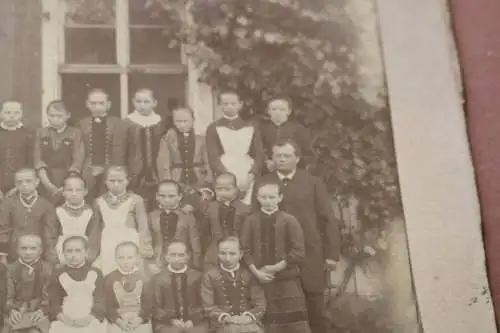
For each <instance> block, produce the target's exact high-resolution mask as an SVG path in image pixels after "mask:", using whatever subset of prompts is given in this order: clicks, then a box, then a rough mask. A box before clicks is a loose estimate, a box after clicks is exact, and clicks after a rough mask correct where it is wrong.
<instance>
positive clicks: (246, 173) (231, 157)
mask: <svg viewBox="0 0 500 333" xmlns="http://www.w3.org/2000/svg"><path fill="white" fill-rule="evenodd" d="M219 102H220V106H221V109H222V115H223V117H222V118H220V119H218V120H216V121H214V122H213V123H212V124H210V125H209V126H208V128H207V134H206V145H207V154H208V161H209V163H210V168H211V169H212V171H213V172H214V174H215V176H218V175H220V174H221V173H224V172H231V173H233V174H234V175H235V176H236V179H237V186H238V188H239V189H240V191H241V192H240V193H241V196H242V200H243V202H245V203H247V204H250V198H251V189H252V186H253V182H254V180H255V178H256V177H258V176H260V174H261V169H262V165H263V163H264V150H263V147H262V141H261V136H260V132H259V128H258V126H255V125H254V124H253V123H251V122H249V121H245V120H243V119H241V118H240V116H239V112H240V111H241V109H242V107H243V103H242V101H241V100H240V97H239V96H238V94H237V93H236V92H234V91H223V92H221V93H220V94H219ZM215 176H214V177H215Z"/></svg>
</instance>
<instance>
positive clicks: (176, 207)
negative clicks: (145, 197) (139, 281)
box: [149, 180, 201, 268]
mask: <svg viewBox="0 0 500 333" xmlns="http://www.w3.org/2000/svg"><path fill="white" fill-rule="evenodd" d="M156 200H157V201H158V206H159V207H158V208H157V209H155V210H154V211H152V212H151V213H150V214H149V223H150V226H151V234H152V235H153V246H154V251H155V257H156V264H157V266H158V268H161V267H162V266H163V263H162V260H163V258H162V253H164V251H165V249H166V248H167V245H168V244H169V243H170V242H172V241H173V240H174V239H175V240H180V241H182V242H184V243H185V244H188V245H189V248H190V251H191V252H192V253H193V256H192V258H191V259H192V263H193V266H195V267H201V257H200V256H201V253H200V252H201V249H200V247H201V246H200V237H199V233H198V229H197V228H196V221H195V218H194V216H193V214H192V213H190V212H187V211H186V210H184V209H181V206H180V204H181V200H182V195H181V193H180V185H179V183H177V182H175V181H173V180H164V181H162V182H161V183H160V184H159V185H158V191H157V193H156Z"/></svg>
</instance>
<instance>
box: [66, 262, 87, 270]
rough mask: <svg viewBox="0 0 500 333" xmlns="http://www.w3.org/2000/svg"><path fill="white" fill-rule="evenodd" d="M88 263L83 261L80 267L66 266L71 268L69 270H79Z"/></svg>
mask: <svg viewBox="0 0 500 333" xmlns="http://www.w3.org/2000/svg"><path fill="white" fill-rule="evenodd" d="M86 263H87V262H86V261H85V260H84V261H83V262H82V263H81V264H80V265H78V266H71V265H68V264H66V266H67V267H69V268H73V269H79V268H82V267H83V266H85V264H86Z"/></svg>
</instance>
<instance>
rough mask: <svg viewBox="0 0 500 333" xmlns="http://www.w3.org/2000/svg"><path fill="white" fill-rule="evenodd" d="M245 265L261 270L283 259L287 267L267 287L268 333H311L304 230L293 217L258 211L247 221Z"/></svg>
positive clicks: (245, 229)
mask: <svg viewBox="0 0 500 333" xmlns="http://www.w3.org/2000/svg"><path fill="white" fill-rule="evenodd" d="M241 243H242V247H243V252H244V254H245V255H244V258H245V262H246V263H247V264H248V265H255V267H256V268H261V267H263V266H266V265H274V264H276V263H278V262H280V261H282V260H285V261H286V263H287V268H285V269H284V270H283V271H281V272H279V273H277V274H276V276H275V280H273V281H272V282H270V283H267V284H264V285H263V288H264V291H265V295H266V299H267V310H266V314H265V316H264V320H263V322H264V325H265V327H266V332H267V333H309V332H310V328H309V323H308V318H307V307H306V301H305V296H304V291H303V290H302V285H301V283H300V271H299V265H300V264H302V261H303V259H304V257H305V245H304V236H303V232H302V228H301V227H300V225H299V223H298V222H297V220H296V219H295V218H294V217H293V216H292V215H290V214H287V213H285V212H282V211H277V212H275V213H274V214H271V215H267V214H265V213H263V212H256V213H254V214H252V215H251V216H249V217H248V219H247V220H246V221H245V225H244V227H243V231H242V235H241Z"/></svg>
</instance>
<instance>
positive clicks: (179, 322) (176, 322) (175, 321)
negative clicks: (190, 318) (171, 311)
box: [172, 319, 184, 329]
mask: <svg viewBox="0 0 500 333" xmlns="http://www.w3.org/2000/svg"><path fill="white" fill-rule="evenodd" d="M172 325H173V326H174V327H177V328H181V329H182V328H184V322H183V321H182V320H180V319H172Z"/></svg>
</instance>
